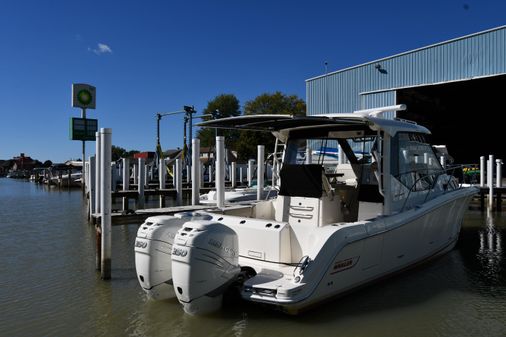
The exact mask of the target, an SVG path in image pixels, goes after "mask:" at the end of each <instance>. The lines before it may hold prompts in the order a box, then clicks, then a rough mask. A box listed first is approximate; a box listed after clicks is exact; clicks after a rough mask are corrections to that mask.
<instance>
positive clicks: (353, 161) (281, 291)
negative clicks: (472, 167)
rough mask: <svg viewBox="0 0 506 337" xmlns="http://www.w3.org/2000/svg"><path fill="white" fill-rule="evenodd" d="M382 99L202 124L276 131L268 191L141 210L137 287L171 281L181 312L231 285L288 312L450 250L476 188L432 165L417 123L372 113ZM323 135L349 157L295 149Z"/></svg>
mask: <svg viewBox="0 0 506 337" xmlns="http://www.w3.org/2000/svg"><path fill="white" fill-rule="evenodd" d="M395 108H397V107H394V108H392V107H390V108H388V109H389V110H391V109H395ZM388 109H386V110H388ZM384 110H385V109H383V110H381V109H379V110H377V111H364V112H359V113H355V114H336V115H328V116H319V117H292V116H282V115H259V116H243V117H235V118H225V119H222V120H213V121H210V122H206V123H203V125H204V126H209V127H228V128H237V129H248V130H265V131H270V132H273V134H274V135H275V136H276V137H278V138H279V139H280V140H281V141H283V142H286V149H285V153H284V158H283V165H282V168H281V171H280V179H281V184H280V190H279V194H278V197H277V198H275V199H271V200H267V201H259V202H257V203H252V204H248V205H242V206H235V207H232V208H230V209H227V208H225V209H221V210H220V211H219V213H212V212H201V213H187V214H179V215H176V216H175V217H169V218H167V217H165V218H164V219H163V221H158V220H157V219H156V217H154V218H151V219H150V220H149V221H147V222H146V223H144V224H143V225H142V226H141V227H140V228H139V232H138V236H137V239H136V243H135V251H136V268H137V274H138V278H139V282H140V284H141V286H142V287H143V289H144V290H145V291H146V292H147V293H148V294H150V295H151V296H152V297H158V298H162V297H163V296H156V294H157V289H158V288H159V287H173V289H174V290H175V292H174V293H175V295H176V296H177V297H178V299H179V301H180V302H181V303H182V305H183V307H184V310H185V311H186V312H189V313H192V314H198V313H205V312H209V311H213V310H216V309H218V308H219V307H220V306H221V302H222V297H223V294H224V293H229V292H231V291H232V292H233V291H234V290H235V291H237V292H238V294H240V296H241V297H242V298H243V299H244V300H246V301H251V302H258V303H262V304H266V305H270V306H271V307H272V308H276V309H280V310H282V311H285V312H288V313H297V312H298V311H300V310H304V309H307V308H309V307H311V306H314V305H316V304H319V303H321V302H323V301H326V300H328V299H329V298H330V297H333V296H337V295H340V294H343V293H345V292H347V291H350V290H352V289H354V288H357V287H359V286H361V285H364V284H367V283H369V282H372V281H374V280H376V279H379V278H383V277H385V276H388V275H390V274H392V273H395V272H398V271H400V270H403V269H405V268H408V267H410V266H412V265H414V264H416V263H420V262H422V261H425V260H428V259H431V258H433V257H435V256H439V255H441V254H444V253H446V252H448V251H450V250H451V249H452V248H453V247H454V245H455V243H456V241H457V239H458V234H459V231H460V226H461V222H462V218H463V215H464V211H465V210H466V208H467V204H468V202H469V200H470V199H471V197H472V196H473V195H474V194H475V193H476V192H477V189H476V188H474V187H469V188H462V187H461V186H460V185H459V184H458V181H457V180H456V179H455V178H454V177H453V176H452V175H451V174H450V173H451V172H448V171H446V170H444V169H443V168H442V167H441V165H440V162H439V160H438V158H437V157H436V156H435V154H434V151H433V148H432V147H431V146H430V145H429V144H428V143H427V142H426V137H425V136H426V135H427V134H429V131H428V130H427V129H426V128H424V127H422V126H419V125H416V124H414V123H411V122H406V121H398V120H387V119H382V118H379V117H377V116H376V115H375V114H374V113H380V112H381V111H384ZM328 142H337V143H338V144H339V145H340V148H341V149H342V151H343V153H345V154H346V157H347V162H348V164H345V165H341V164H337V165H334V166H333V167H330V166H329V165H328V164H326V165H324V162H323V161H321V162H320V161H318V160H314V158H313V160H312V162H311V164H306V163H305V162H304V161H301V160H300V156H299V155H298V154H299V153H300V152H301V150H303V149H305V148H307V146H308V144H313V146H317V147H319V148H321V147H322V146H325V144H327V143H328ZM357 142H363V143H364V145H365V143H367V144H368V146H363V148H369V149H370V153H369V154H368V155H367V156H366V155H364V156H362V157H361V158H360V159H359V158H358V157H357V156H356V155H355V153H354V150H353V149H352V147H351V146H350V143H357ZM162 246H163V247H162ZM153 295H154V296H153Z"/></svg>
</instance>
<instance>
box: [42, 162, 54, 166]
mask: <svg viewBox="0 0 506 337" xmlns="http://www.w3.org/2000/svg"><path fill="white" fill-rule="evenodd" d="M51 165H53V162H52V161H51V160H46V161H45V162H44V163H42V167H51Z"/></svg>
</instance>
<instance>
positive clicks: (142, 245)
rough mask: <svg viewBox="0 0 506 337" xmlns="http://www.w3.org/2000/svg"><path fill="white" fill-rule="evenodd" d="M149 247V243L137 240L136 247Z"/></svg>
mask: <svg viewBox="0 0 506 337" xmlns="http://www.w3.org/2000/svg"><path fill="white" fill-rule="evenodd" d="M147 246H148V243H147V242H144V241H137V240H135V247H136V248H146V247H147Z"/></svg>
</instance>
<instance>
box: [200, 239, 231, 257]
mask: <svg viewBox="0 0 506 337" xmlns="http://www.w3.org/2000/svg"><path fill="white" fill-rule="evenodd" d="M207 243H208V244H209V245H211V246H213V247H216V248H218V249H221V250H223V251H224V252H225V253H228V254H230V255H232V256H235V255H236V254H237V252H236V251H235V250H234V249H233V248H231V247H223V243H221V242H220V241H217V240H214V239H212V238H211V239H209V241H208V242H207Z"/></svg>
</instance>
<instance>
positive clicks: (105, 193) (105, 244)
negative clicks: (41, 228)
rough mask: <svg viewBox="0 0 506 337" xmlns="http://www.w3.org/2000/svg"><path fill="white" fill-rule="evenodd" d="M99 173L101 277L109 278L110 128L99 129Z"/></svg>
mask: <svg viewBox="0 0 506 337" xmlns="http://www.w3.org/2000/svg"><path fill="white" fill-rule="evenodd" d="M100 138H101V139H100V141H101V144H100V147H101V153H100V156H101V160H100V165H101V168H100V174H101V186H100V190H101V197H100V202H101V207H100V208H101V213H102V214H101V234H102V235H101V242H102V245H101V246H102V251H101V256H100V260H101V269H100V272H101V276H102V279H104V280H108V279H110V278H111V250H112V249H111V244H112V240H111V233H112V230H111V152H112V130H111V129H108V128H101V129H100Z"/></svg>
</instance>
